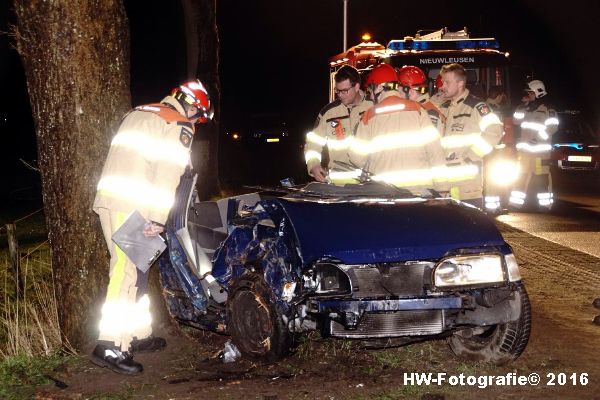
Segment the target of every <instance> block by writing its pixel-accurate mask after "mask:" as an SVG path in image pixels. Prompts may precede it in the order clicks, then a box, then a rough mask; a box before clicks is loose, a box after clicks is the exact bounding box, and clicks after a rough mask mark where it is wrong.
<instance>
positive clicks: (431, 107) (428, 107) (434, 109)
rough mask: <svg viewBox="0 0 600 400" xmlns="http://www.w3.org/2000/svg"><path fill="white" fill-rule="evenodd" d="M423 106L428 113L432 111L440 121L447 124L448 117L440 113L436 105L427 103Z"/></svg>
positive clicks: (422, 104)
mask: <svg viewBox="0 0 600 400" xmlns="http://www.w3.org/2000/svg"><path fill="white" fill-rule="evenodd" d="M421 106H422V107H423V108H424V109H425V110H426V111H427V112H430V111H432V112H433V113H435V114H436V115H437V116H438V118H439V119H441V120H442V122H443V123H446V116H445V115H444V114H443V113H442V112H441V111H440V109H439V108H437V107H436V106H435V104H433V103H432V102H431V101H429V100H428V101H426V102H425V103H421Z"/></svg>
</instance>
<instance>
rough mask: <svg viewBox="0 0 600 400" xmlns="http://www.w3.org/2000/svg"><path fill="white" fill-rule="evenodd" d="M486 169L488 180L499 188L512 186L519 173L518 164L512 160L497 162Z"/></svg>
mask: <svg viewBox="0 0 600 400" xmlns="http://www.w3.org/2000/svg"><path fill="white" fill-rule="evenodd" d="M488 168H489V170H488V178H489V179H490V180H491V181H492V183H494V184H496V185H499V186H508V185H512V184H513V183H515V182H516V181H517V179H518V178H519V174H520V173H521V168H520V167H519V164H518V163H517V162H516V161H512V160H498V161H496V162H493V163H491V165H489V166H488Z"/></svg>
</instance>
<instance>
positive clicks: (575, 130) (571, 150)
mask: <svg viewBox="0 0 600 400" xmlns="http://www.w3.org/2000/svg"><path fill="white" fill-rule="evenodd" d="M558 117H559V121H560V124H559V128H558V131H557V132H556V133H555V134H554V136H553V138H552V167H554V168H557V169H559V170H579V171H599V170H600V138H599V137H598V136H597V135H596V134H595V133H594V131H593V130H592V128H591V126H590V125H589V123H587V122H586V121H585V120H583V119H582V118H581V115H580V114H579V113H578V112H576V111H565V112H561V113H558Z"/></svg>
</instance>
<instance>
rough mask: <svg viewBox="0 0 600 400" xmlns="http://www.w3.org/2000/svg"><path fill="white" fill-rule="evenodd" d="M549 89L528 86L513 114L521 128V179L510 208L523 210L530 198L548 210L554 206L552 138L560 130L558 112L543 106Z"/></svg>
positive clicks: (536, 82)
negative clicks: (551, 170) (551, 158)
mask: <svg viewBox="0 0 600 400" xmlns="http://www.w3.org/2000/svg"><path fill="white" fill-rule="evenodd" d="M547 94H548V93H547V91H546V86H545V85H544V82H542V81H540V80H533V81H531V82H529V83H528V84H527V87H526V88H525V92H524V95H523V98H522V103H521V105H520V106H519V107H517V109H516V111H515V113H514V114H513V119H514V121H515V124H516V125H517V126H518V127H520V136H519V138H518V139H517V141H516V142H517V144H516V147H517V152H518V155H519V166H520V170H521V176H520V178H519V180H518V181H517V184H516V186H515V187H514V189H513V190H512V191H511V193H510V199H509V204H510V205H511V206H512V207H514V208H516V209H520V208H522V207H523V206H524V205H525V203H526V201H527V197H528V195H533V196H535V198H534V200H535V204H536V205H537V206H538V207H539V208H540V209H542V210H549V209H550V208H551V207H552V204H553V203H554V196H553V194H552V177H551V175H550V150H551V149H552V144H551V143H552V142H551V137H552V135H553V134H554V133H555V132H556V130H557V129H558V118H557V115H556V111H554V110H553V109H552V108H550V107H548V106H547V105H546V104H544V103H545V102H544V100H543V99H542V98H543V97H545V96H546V95H547Z"/></svg>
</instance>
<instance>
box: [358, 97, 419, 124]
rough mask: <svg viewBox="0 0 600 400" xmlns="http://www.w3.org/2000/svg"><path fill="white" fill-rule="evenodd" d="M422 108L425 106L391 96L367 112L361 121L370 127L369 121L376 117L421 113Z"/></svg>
mask: <svg viewBox="0 0 600 400" xmlns="http://www.w3.org/2000/svg"><path fill="white" fill-rule="evenodd" d="M422 108H423V106H421V105H420V104H419V103H417V102H416V101H412V100H408V99H403V98H400V97H398V96H390V97H386V98H385V99H383V100H382V101H381V102H380V103H378V104H377V105H375V106H373V107H371V108H369V109H368V110H367V112H365V113H364V114H363V115H362V119H361V120H362V122H363V123H364V124H365V125H368V124H369V120H370V119H371V118H373V117H374V116H375V115H380V114H389V113H393V112H399V111H417V112H419V113H420V112H421V109H422Z"/></svg>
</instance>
